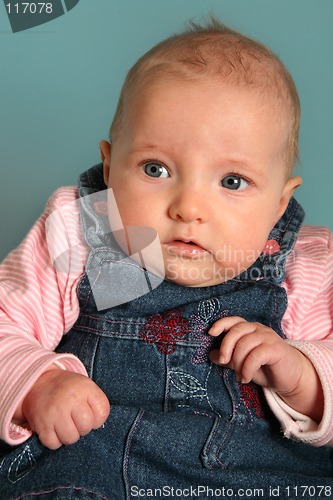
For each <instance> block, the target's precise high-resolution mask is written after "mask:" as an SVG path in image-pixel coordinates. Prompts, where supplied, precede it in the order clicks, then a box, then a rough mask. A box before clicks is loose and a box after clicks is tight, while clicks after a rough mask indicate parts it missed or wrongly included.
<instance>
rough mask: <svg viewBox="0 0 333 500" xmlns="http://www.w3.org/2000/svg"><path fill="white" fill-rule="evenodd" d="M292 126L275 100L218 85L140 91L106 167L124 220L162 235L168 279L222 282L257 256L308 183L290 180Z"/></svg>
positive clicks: (106, 153)
mask: <svg viewBox="0 0 333 500" xmlns="http://www.w3.org/2000/svg"><path fill="white" fill-rule="evenodd" d="M287 128H288V127H287V126H286V123H285V120H283V119H282V118H281V113H278V112H277V111H276V108H275V106H274V105H273V103H271V105H269V102H268V100H267V99H265V100H264V99H261V98H260V96H259V95H257V94H255V93H254V92H253V91H249V90H247V89H242V88H233V87H227V86H224V85H223V84H221V83H219V82H217V81H211V80H210V81H209V80H205V81H204V80H202V81H199V82H198V81H196V82H185V83H184V82H179V81H177V80H175V81H172V82H170V81H169V82H167V83H162V82H157V83H155V84H153V85H150V86H148V88H145V89H144V90H142V89H141V92H138V95H137V96H136V97H135V99H133V100H132V102H131V103H130V104H129V105H128V107H127V109H126V112H125V116H124V119H123V124H122V130H121V131H120V133H119V135H118V136H117V138H116V140H115V142H114V143H113V144H112V149H111V155H110V152H109V144H108V143H106V142H105V141H104V142H103V143H101V149H102V156H103V157H104V173H105V179H106V181H107V185H108V187H109V188H112V189H113V192H114V195H115V198H116V201H117V205H118V208H119V211H120V215H121V218H122V222H123V224H124V225H125V226H133V225H134V226H149V227H152V228H154V229H155V230H156V231H157V233H158V235H159V238H160V242H161V246H162V253H163V258H164V264H165V275H166V278H168V279H170V280H172V281H175V282H177V283H179V284H183V285H186V286H208V285H215V284H218V283H221V282H224V281H227V280H228V279H230V278H232V277H234V276H236V275H238V274H240V272H242V271H244V270H245V269H247V268H248V267H250V265H251V264H252V263H253V262H254V261H255V260H256V259H257V257H258V256H259V254H260V253H261V252H262V250H263V248H264V246H265V243H266V239H267V236H268V234H269V231H270V230H271V228H272V227H273V226H274V225H275V223H276V221H277V220H278V219H279V218H280V217H281V215H282V214H283V212H284V210H285V208H286V206H287V204H288V201H289V199H290V196H291V195H292V193H293V191H294V189H295V188H296V187H297V185H299V183H300V182H301V179H300V178H293V179H289V180H288V181H286V167H285V166H284V160H283V152H284V148H285V144H286V140H287V135H286V134H287V132H286V129H287ZM109 163H110V165H109ZM109 218H110V223H111V227H112V213H109Z"/></svg>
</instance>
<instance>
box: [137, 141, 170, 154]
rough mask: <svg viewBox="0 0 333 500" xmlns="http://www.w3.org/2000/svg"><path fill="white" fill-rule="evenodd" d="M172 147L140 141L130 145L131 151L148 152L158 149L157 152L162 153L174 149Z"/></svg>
mask: <svg viewBox="0 0 333 500" xmlns="http://www.w3.org/2000/svg"><path fill="white" fill-rule="evenodd" d="M172 149H173V148H172V147H169V148H168V149H167V148H165V147H163V146H162V145H160V144H152V143H147V144H145V143H142V144H141V143H138V144H134V145H133V146H131V147H130V149H129V153H130V154H132V153H141V152H142V153H143V152H148V151H156V152H161V153H167V152H170V150H172Z"/></svg>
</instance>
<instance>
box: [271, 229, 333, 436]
mask: <svg viewBox="0 0 333 500" xmlns="http://www.w3.org/2000/svg"><path fill="white" fill-rule="evenodd" d="M286 271H287V278H286V281H285V283H284V288H285V290H286V291H287V294H288V308H287V311H286V314H285V317H284V319H283V329H284V332H285V334H286V336H287V338H288V342H289V343H290V344H291V345H293V346H294V347H296V348H297V349H299V350H300V351H302V352H303V354H305V355H306V356H307V357H308V358H309V359H310V360H311V362H312V363H313V365H314V366H315V368H316V370H317V373H318V375H319V377H320V379H321V383H322V387H323V391H324V396H325V408H324V415H323V419H322V421H321V422H320V424H319V425H318V424H316V423H315V422H313V421H312V420H311V419H310V418H308V417H307V416H305V415H301V414H299V413H298V412H295V411H294V410H292V409H291V408H289V407H288V406H287V405H285V404H284V403H283V401H282V400H281V399H280V398H278V396H277V395H276V394H273V393H272V392H270V391H268V390H265V393H266V397H267V400H268V402H269V403H270V406H271V408H272V410H273V411H274V413H275V414H276V416H277V417H278V418H279V419H280V421H281V423H282V426H283V429H284V432H285V434H286V435H287V436H290V437H293V438H295V439H300V440H302V441H304V442H307V443H309V444H312V445H315V446H322V445H325V444H329V445H333V235H332V233H331V232H330V231H329V230H328V229H327V228H323V227H314V226H304V227H303V228H302V229H301V232H300V235H299V238H298V241H297V244H296V246H295V249H294V251H293V253H292V254H291V256H290V257H289V258H288V261H287V266H286Z"/></svg>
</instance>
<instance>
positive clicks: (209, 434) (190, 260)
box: [0, 20, 333, 499]
mask: <svg viewBox="0 0 333 500" xmlns="http://www.w3.org/2000/svg"><path fill="white" fill-rule="evenodd" d="M299 119H300V106H299V99H298V95H297V91H296V89H295V86H294V83H293V81H292V79H291V77H290V75H289V73H288V71H287V70H286V69H285V67H284V66H283V65H282V63H281V62H280V61H279V59H278V58H277V57H276V56H275V55H274V54H272V52H271V51H270V50H269V49H268V48H266V47H265V46H263V45H261V44H260V43H258V42H256V41H253V40H250V39H249V38H247V37H245V36H243V35H241V34H240V33H237V32H235V31H232V30H230V29H228V28H226V27H225V26H223V25H222V24H220V23H219V22H218V21H216V20H213V21H212V22H211V23H210V24H209V25H207V26H206V27H200V26H196V25H193V26H192V27H191V29H189V30H188V31H186V32H184V33H181V34H180V35H175V36H173V37H170V38H168V39H167V40H165V41H163V42H161V43H160V44H158V45H157V46H155V47H154V48H153V49H151V50H150V51H149V52H148V53H147V54H145V55H144V56H143V57H142V58H141V59H139V61H138V62H137V63H136V64H135V65H134V66H133V68H132V69H131V70H130V72H129V73H128V76H127V78H126V80H125V83H124V86H123V89H122V92H121V96H120V99H119V103H118V107H117V110H116V113H115V116H114V120H113V123H112V126H111V130H110V141H102V142H101V144H100V150H101V158H102V164H100V165H97V166H96V167H93V168H92V169H90V170H88V171H87V172H85V173H84V174H82V175H81V176H80V180H79V189H77V188H74V187H72V188H61V189H60V190H58V191H57V192H56V193H55V194H54V195H53V197H52V198H51V200H50V201H49V203H48V206H47V208H46V211H45V212H44V214H43V215H42V217H41V218H40V219H39V221H38V222H37V223H36V225H35V226H34V228H33V229H32V230H31V232H30V233H29V235H28V236H27V238H26V240H25V241H24V242H23V243H22V244H21V246H20V247H19V248H18V249H17V250H15V251H14V252H12V253H11V254H10V255H9V256H8V257H7V259H6V260H5V261H4V262H3V264H2V267H1V274H0V277H1V281H0V285H1V290H0V298H1V302H0V307H1V309H0V353H1V369H0V370H1V389H0V397H1V401H2V405H1V406H2V408H1V410H0V431H1V436H2V439H3V440H4V441H6V442H7V443H8V444H9V445H12V446H13V445H20V446H16V447H15V448H14V449H13V450H12V449H11V450H9V449H5V448H6V447H5V445H4V451H3V456H4V457H3V461H2V465H1V469H0V477H1V482H0V484H1V485H0V494H1V495H2V497H5V498H14V497H15V498H16V497H19V498H21V495H22V496H24V495H28V494H29V493H30V494H32V493H34V494H37V493H38V494H42V492H44V494H45V495H46V493H45V492H46V491H47V492H48V493H50V494H52V497H54V498H58V497H59V498H73V497H76V496H75V495H79V494H80V495H81V496H80V498H93V497H94V498H95V497H98V498H112V499H116V498H119V499H122V498H131V497H134V496H140V497H144V498H146V497H149V496H150V497H151V496H154V495H155V497H157V496H158V495H159V493H158V490H159V489H160V488H162V487H169V488H175V490H174V491H177V490H176V489H177V488H178V491H179V492H181V493H179V495H178V494H177V496H179V497H181V498H185V497H188V496H189V494H188V493H189V492H190V491H192V490H191V489H190V488H197V487H199V485H201V486H202V485H205V487H207V491H206V496H207V497H208V496H209V494H210V493H209V489H211V490H212V491H214V492H215V493H214V494H215V496H217V492H218V491H219V488H221V487H222V486H223V487H225V488H229V489H231V490H232V491H233V492H234V494H237V491H238V492H239V491H240V488H242V487H243V488H244V487H246V488H258V487H259V488H261V489H262V491H263V492H264V493H265V495H263V496H265V497H266V496H267V497H268V495H269V493H270V491H272V488H275V489H276V488H278V489H279V490H278V491H279V495H280V498H283V497H284V496H286V497H289V494H290V491H291V490H290V488H297V487H300V486H301V485H302V486H305V485H308V486H309V487H310V486H312V487H315V488H319V487H325V488H326V489H325V490H323V491H325V492H326V493H329V492H330V491H331V486H333V476H332V474H333V468H332V465H331V460H330V453H331V452H330V448H329V447H328V446H327V445H330V444H332V443H333V426H332V424H333V415H332V409H331V408H332V398H333V395H332V390H333V384H332V382H333V380H332V378H333V375H332V373H333V371H332V368H333V352H332V347H331V346H332V340H331V339H332V327H331V325H332V316H333V314H332V313H333V309H332V303H333V293H332V286H331V285H332V276H333V251H332V235H331V234H330V232H329V231H328V230H327V229H325V228H310V227H307V226H302V227H301V224H302V220H303V211H302V209H301V207H300V206H299V205H298V203H297V202H296V201H295V199H294V198H293V194H294V192H295V190H296V189H297V187H298V186H300V184H301V182H302V180H301V178H300V177H298V176H293V174H292V171H293V166H294V163H295V161H296V160H297V158H298V130H299ZM106 188H108V191H109V194H108V203H107V204H104V205H103V203H102V205H98V204H96V205H94V204H93V203H92V202H91V201H90V198H89V195H91V194H92V193H98V192H102V191H103V190H105V189H106ZM78 197H79V199H80V201H81V202H82V203H81V204H80V206H81V208H80V212H81V213H80V214H79V213H78V211H76V210H73V211H72V212H71V213H70V214H69V213H68V212H67V215H66V220H65V218H64V219H63V220H61V224H63V225H64V226H65V227H66V231H67V233H68V235H69V239H70V240H71V245H70V250H69V251H70V252H72V257H71V254H70V255H69V256H68V261H67V262H68V270H67V272H64V271H63V269H62V270H61V271H59V268H57V266H55V265H52V263H51V262H50V258H49V253H48V247H47V234H46V233H47V229H46V228H47V223H46V221H47V219H48V217H49V216H50V214H51V213H54V212H55V211H56V210H60V209H61V208H62V207H64V206H65V205H66V204H68V203H71V202H73V201H74V200H75V199H77V198H78ZM115 202H116V209H115ZM119 216H120V218H121V223H122V224H123V226H124V227H125V233H122V235H123V236H124V235H125V238H123V237H120V236H119V234H120V233H118V236H117V231H116V229H117V228H118V227H119ZM80 217H81V223H80ZM105 224H109V225H110V227H111V229H113V230H114V235H112V234H110V233H107V230H105ZM131 227H148V228H153V229H154V231H156V233H157V234H158V238H159V241H160V247H159V248H160V251H161V255H162V260H163V265H164V271H163V273H164V275H165V279H164V280H163V282H162V283H161V284H160V285H159V286H156V287H155V288H151V289H150V291H149V292H148V293H146V294H144V295H141V296H140V297H139V296H138V297H137V298H135V299H133V300H130V301H129V302H127V303H122V304H119V305H117V306H114V307H108V308H104V309H100V308H98V307H97V305H96V300H95V299H96V297H94V291H95V290H97V289H98V287H100V291H102V294H105V296H107V295H109V294H114V293H117V290H116V288H117V287H115V286H114V284H113V282H112V280H109V281H108V280H106V279H105V276H106V275H107V273H108V272H109V271H108V269H110V266H111V267H112V266H113V265H114V263H115V262H122V261H124V262H125V260H126V256H127V254H129V253H130V252H129V247H130V240H129V239H128V238H127V239H126V228H131ZM127 235H128V234H127ZM74 249H75V250H74ZM74 254H75V259H74ZM71 259H72V262H73V261H74V260H75V266H71V265H70V262H71ZM126 262H127V264H126V266H125V268H126V270H125V271H124V278H123V281H124V280H126V272H127V270H128V269H129V267H131V266H132V267H133V269H134V270H135V273H139V274H140V275H142V276H145V278H147V280H148V281H149V280H150V282H152V280H154V272H151V269H154V263H151V267H149V263H148V265H146V264H147V263H145V265H141V264H140V262H137V261H136V260H135V259H133V260H131V264H129V263H128V260H127V261H126ZM91 269H95V270H96V269H97V273H95V276H96V279H94V282H93V283H92V280H91V279H89V270H91ZM149 269H150V270H149ZM156 274H158V273H157V272H156ZM155 278H156V276H155ZM98 280H100V281H98ZM124 282H125V283H126V286H128V287H129V288H130V287H132V286H134V285H133V283H132V281H130V280H128V281H124ZM64 334H66V335H64ZM87 375H88V376H87ZM110 407H111V411H110ZM281 427H282V430H283V432H284V435H283V433H281V431H280V428H281ZM286 437H287V438H288V439H286ZM28 438H29V440H27V439H28ZM62 445H71V446H62ZM311 445H314V446H311ZM55 450H56V451H55ZM231 490H230V491H231ZM156 491H157V493H156ZM170 491H171V490H170ZM193 491H195V490H193ZM275 491H277V490H275ZM150 492H152V493H150ZM153 492H155V493H154V494H153ZM164 493H168V492H166V491H164ZM326 493H325V494H326ZM193 494H194V493H193ZM318 494H319V493H318ZM169 496H170V495H169ZM220 496H222V494H221V495H220ZM327 496H328V495H327Z"/></svg>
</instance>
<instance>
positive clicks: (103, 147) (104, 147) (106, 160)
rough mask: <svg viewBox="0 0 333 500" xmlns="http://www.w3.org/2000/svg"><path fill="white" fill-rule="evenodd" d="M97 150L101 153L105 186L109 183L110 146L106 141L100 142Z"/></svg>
mask: <svg viewBox="0 0 333 500" xmlns="http://www.w3.org/2000/svg"><path fill="white" fill-rule="evenodd" d="M99 150H100V153H101V160H102V162H103V177H104V182H105V184H106V186H107V185H108V183H109V172H110V160H111V144H110V143H109V142H108V141H105V140H103V141H101V142H100V143H99Z"/></svg>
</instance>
